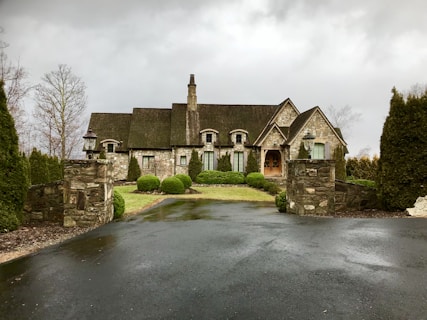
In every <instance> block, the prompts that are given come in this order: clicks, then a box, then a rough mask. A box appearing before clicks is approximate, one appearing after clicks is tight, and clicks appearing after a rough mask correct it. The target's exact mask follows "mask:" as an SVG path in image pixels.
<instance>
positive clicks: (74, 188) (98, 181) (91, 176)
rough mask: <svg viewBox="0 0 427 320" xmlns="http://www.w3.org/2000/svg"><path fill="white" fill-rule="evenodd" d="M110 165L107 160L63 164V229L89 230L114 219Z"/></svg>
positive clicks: (71, 161) (111, 168)
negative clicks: (78, 228) (77, 227)
mask: <svg viewBox="0 0 427 320" xmlns="http://www.w3.org/2000/svg"><path fill="white" fill-rule="evenodd" d="M113 210H114V207H113V165H112V162H111V161H109V160H100V159H98V160H68V161H66V162H65V164H64V227H74V226H79V227H89V226H96V225H101V224H105V223H107V222H110V221H111V220H112V219H113V216H114V212H113Z"/></svg>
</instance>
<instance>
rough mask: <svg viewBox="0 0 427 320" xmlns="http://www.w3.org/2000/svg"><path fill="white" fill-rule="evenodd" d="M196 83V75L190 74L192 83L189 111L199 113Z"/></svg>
mask: <svg viewBox="0 0 427 320" xmlns="http://www.w3.org/2000/svg"><path fill="white" fill-rule="evenodd" d="M196 87H197V86H196V83H195V82H194V74H190V83H189V84H188V96H187V110H188V111H197V95H196Z"/></svg>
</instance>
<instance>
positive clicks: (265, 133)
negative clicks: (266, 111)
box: [254, 123, 286, 146]
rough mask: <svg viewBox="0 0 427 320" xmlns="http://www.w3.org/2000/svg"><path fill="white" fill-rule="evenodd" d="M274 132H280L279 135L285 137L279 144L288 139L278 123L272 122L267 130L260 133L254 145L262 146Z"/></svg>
mask: <svg viewBox="0 0 427 320" xmlns="http://www.w3.org/2000/svg"><path fill="white" fill-rule="evenodd" d="M273 132H278V133H279V135H280V136H281V137H282V138H283V141H281V142H280V143H279V144H283V143H284V142H285V141H286V136H285V134H284V132H283V131H282V130H281V128H280V127H279V126H278V125H277V124H276V123H273V124H270V125H268V126H267V127H266V129H265V130H263V132H262V133H261V134H260V135H259V137H258V138H257V139H256V141H255V142H254V145H256V146H261V145H262V144H264V141H265V140H266V139H267V137H269V136H270V135H271V134H272V133H273Z"/></svg>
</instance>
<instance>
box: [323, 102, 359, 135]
mask: <svg viewBox="0 0 427 320" xmlns="http://www.w3.org/2000/svg"><path fill="white" fill-rule="evenodd" d="M326 113H327V115H328V118H329V120H330V121H331V123H332V125H333V126H334V127H335V128H340V129H341V132H342V133H343V135H344V137H347V136H349V135H350V131H351V127H352V126H353V125H354V124H355V123H357V122H358V121H359V120H360V119H361V118H362V114H361V113H358V112H353V110H352V108H351V107H350V106H349V105H346V106H344V107H340V108H335V107H334V106H330V107H329V108H327V110H326Z"/></svg>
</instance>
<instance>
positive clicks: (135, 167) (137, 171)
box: [127, 156, 141, 181]
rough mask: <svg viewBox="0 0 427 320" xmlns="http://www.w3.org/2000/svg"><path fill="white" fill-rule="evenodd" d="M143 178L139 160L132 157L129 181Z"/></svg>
mask: <svg viewBox="0 0 427 320" xmlns="http://www.w3.org/2000/svg"><path fill="white" fill-rule="evenodd" d="M140 176H141V168H140V167H139V164H138V160H137V159H136V158H135V157H134V156H131V157H130V161H129V169H128V176H127V181H136V180H137V179H138V178H139V177H140Z"/></svg>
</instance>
